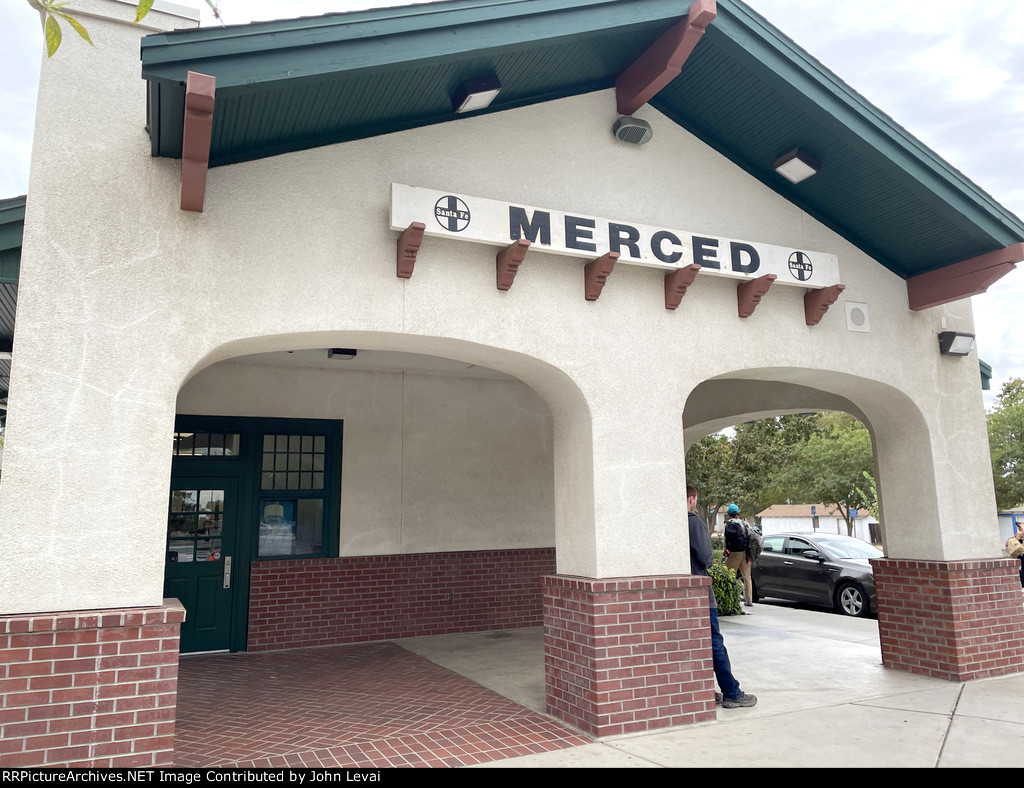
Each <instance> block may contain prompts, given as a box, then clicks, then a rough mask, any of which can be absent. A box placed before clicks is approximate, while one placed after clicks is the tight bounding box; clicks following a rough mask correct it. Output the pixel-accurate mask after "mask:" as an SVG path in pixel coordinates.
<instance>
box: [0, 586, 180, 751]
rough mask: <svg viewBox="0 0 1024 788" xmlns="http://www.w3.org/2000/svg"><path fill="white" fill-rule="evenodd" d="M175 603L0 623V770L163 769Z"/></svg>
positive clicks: (171, 697)
mask: <svg viewBox="0 0 1024 788" xmlns="http://www.w3.org/2000/svg"><path fill="white" fill-rule="evenodd" d="M184 618H185V611H184V609H183V608H182V607H181V606H180V605H179V604H178V603H177V601H176V600H175V601H169V604H167V605H165V606H163V607H158V608H129V609H125V610H91V611H79V612H66V613H46V614H36V615H18V616H0V698H2V702H0V767H3V768H8V769H13V768H19V767H29V766H48V767H49V766H53V767H56V766H74V767H87V766H91V767H150V766H170V765H171V762H172V758H173V755H174V715H175V705H176V702H177V691H178V634H179V630H180V627H181V622H182V621H183V620H184Z"/></svg>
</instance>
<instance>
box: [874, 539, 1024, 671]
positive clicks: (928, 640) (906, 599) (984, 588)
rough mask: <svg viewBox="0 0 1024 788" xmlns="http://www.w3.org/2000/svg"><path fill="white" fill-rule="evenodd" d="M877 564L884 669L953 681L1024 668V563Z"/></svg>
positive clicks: (906, 561) (895, 561)
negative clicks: (1023, 577)
mask: <svg viewBox="0 0 1024 788" xmlns="http://www.w3.org/2000/svg"><path fill="white" fill-rule="evenodd" d="M871 563H872V566H873V567H874V575H875V587H876V589H877V593H878V633H879V637H880V639H881V646H882V664H883V665H885V666H886V667H889V668H896V669H899V670H906V671H910V672H911V673H920V674H924V675H926V676H934V677H936V678H943V679H949V680H951V681H969V680H971V679H978V678H987V677H990V676H1002V675H1006V674H1008V673H1017V672H1019V671H1022V670H1024V604H1022V599H1021V587H1020V577H1019V574H1018V568H1019V564H1018V562H1017V561H1012V560H1010V559H992V560H984V561H949V562H946V561H917V560H910V559H876V560H873V561H872V562H871Z"/></svg>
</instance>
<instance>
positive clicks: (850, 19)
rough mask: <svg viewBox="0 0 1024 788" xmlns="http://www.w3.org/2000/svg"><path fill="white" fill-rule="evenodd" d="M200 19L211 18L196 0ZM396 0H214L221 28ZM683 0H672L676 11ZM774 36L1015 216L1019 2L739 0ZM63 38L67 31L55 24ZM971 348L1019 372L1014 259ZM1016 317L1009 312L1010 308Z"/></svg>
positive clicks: (2, 40)
mask: <svg viewBox="0 0 1024 788" xmlns="http://www.w3.org/2000/svg"><path fill="white" fill-rule="evenodd" d="M177 2H178V4H180V5H189V6H200V7H201V8H202V11H203V18H204V24H211V23H212V24H215V22H214V21H213V20H212V19H210V15H209V14H208V13H207V9H206V6H205V5H204V4H203V2H202V0H177ZM396 4H401V3H395V2H391V3H380V2H377V3H374V2H360V1H359V0H355V1H354V2H352V1H350V2H343V1H337V0H336V2H324V1H318V0H222V2H221V3H220V8H221V12H222V15H223V18H224V21H225V22H226V23H227V24H241V23H244V22H250V21H254V20H261V19H277V18H285V17H295V16H308V15H312V14H321V13H325V12H328V11H349V10H354V9H358V8H366V7H368V6H374V5H378V6H379V5H396ZM688 5H689V1H688V0H680V8H684V9H685V8H686V7H687V6H688ZM748 5H750V6H752V7H753V8H754V9H755V10H756V11H758V12H759V13H760V14H762V15H763V16H765V17H767V19H768V20H769V21H770V22H772V23H773V24H774V25H775V26H776V27H778V28H779V29H781V30H782V32H783V33H785V34H786V35H788V36H789V37H790V38H792V39H793V40H795V41H796V42H797V43H798V44H800V45H801V46H802V47H803V48H804V49H806V50H807V51H808V52H810V54H812V55H813V56H814V57H816V58H817V59H818V60H820V61H821V62H822V63H823V64H824V65H825V66H827V67H828V68H829V69H831V70H832V71H834V72H835V73H836V74H838V75H839V77H841V78H842V79H843V80H844V81H846V82H847V83H848V84H849V85H850V86H851V87H853V88H854V89H855V90H857V91H858V92H860V93H861V94H862V95H864V96H865V97H866V98H867V99H868V100H870V101H871V102H872V103H874V104H875V105H876V106H878V107H879V108H880V109H882V110H883V111H884V112H886V113H887V114H889V115H890V116H892V117H893V118H894V119H895V120H896V121H897V122H898V123H899V124H900V125H902V126H903V127H904V128H906V129H907V130H909V131H910V132H911V133H912V134H913V135H914V136H916V137H917V138H918V139H920V140H921V141H922V142H924V143H925V144H926V145H928V146H929V147H931V148H932V149H933V150H935V151H936V152H937V153H938V154H939V155H940V156H942V157H943V158H945V159H946V160H947V161H949V162H950V163H951V164H953V166H955V167H956V168H958V169H959V170H960V171H961V172H963V173H964V174H965V175H966V176H967V177H968V178H970V179H971V180H973V181H974V182H975V183H976V184H977V185H978V186H980V187H981V188H982V189H984V190H985V191H987V192H988V193H989V194H991V195H992V196H993V197H994V198H995V199H996V200H997V201H998V202H1000V203H1001V204H1002V205H1004V206H1005V207H1006V208H1008V209H1009V210H1010V211H1011V212H1013V213H1015V214H1016V215H1017V216H1022V217H1024V2H1022V0H986V2H984V3H982V2H964V0H888V1H887V2H885V3H853V2H849V1H848V0H748ZM65 35H66V36H67V37H74V35H75V34H74V33H72V32H71V31H67V32H66V34H65ZM41 52H42V34H41V30H40V26H39V18H38V15H36V14H35V13H34V12H33V11H32V10H31V9H30V8H29V7H28V4H27V3H26V2H25V0H0V74H2V75H3V76H2V79H0V198H3V197H13V196H16V195H20V194H25V193H26V192H27V190H28V161H29V154H30V152H31V145H32V124H33V118H34V111H35V93H36V82H37V80H38V74H39V68H40V63H41V60H42V57H41ZM974 313H975V322H976V328H977V333H978V353H979V355H980V357H981V358H983V359H984V360H985V361H987V362H988V363H990V364H992V366H993V371H994V374H995V379H994V380H993V391H992V392H990V393H989V394H987V395H986V397H985V401H986V404H991V401H992V399H993V396H994V394H995V393H997V392H998V389H999V387H1000V385H1001V384H1002V382H1003V381H1004V380H1006V379H1007V378H1009V377H1024V265H1022V266H1020V268H1019V269H1018V270H1017V271H1014V272H1013V273H1011V274H1009V275H1008V276H1006V277H1004V278H1003V279H1002V280H1001V281H1000V282H998V283H996V284H995V285H993V287H992V288H990V290H989V292H988V293H986V294H985V295H983V296H978V297H976V298H975V299H974ZM1018 315H1020V316H1018Z"/></svg>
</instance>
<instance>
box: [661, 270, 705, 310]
mask: <svg viewBox="0 0 1024 788" xmlns="http://www.w3.org/2000/svg"><path fill="white" fill-rule="evenodd" d="M700 269H701V266H700V264H699V263H691V264H690V265H686V266H683V267H682V268H677V269H676V270H675V271H671V272H669V273H667V274H665V309H675V308H676V307H677V306H679V304H680V302H681V301H682V300H683V296H684V295H686V291H687V290H688V289H689V287H690V285H692V284H693V280H694V279H696V278H697V274H698V273H699V272H700Z"/></svg>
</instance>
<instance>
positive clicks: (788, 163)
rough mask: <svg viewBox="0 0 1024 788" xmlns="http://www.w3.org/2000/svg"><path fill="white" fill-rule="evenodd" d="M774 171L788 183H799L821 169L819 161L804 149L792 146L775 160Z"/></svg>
mask: <svg viewBox="0 0 1024 788" xmlns="http://www.w3.org/2000/svg"><path fill="white" fill-rule="evenodd" d="M772 166H773V167H775V171H776V172H777V173H778V174H779V175H781V176H782V177H783V178H785V179H786V180H788V181H789V182H790V183H800V182H801V181H805V180H807V179H808V178H810V177H811V176H812V175H814V174H816V173H817V172H818V170H820V169H821V162H820V161H818V160H817V159H816V158H814V157H813V156H812V155H811V154H809V153H808V152H807V151H805V150H800V148H793V150H791V151H790V152H789V153H786V154H784V155H782V156H779V158H777V159H776V160H775V164H774V165H772Z"/></svg>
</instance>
